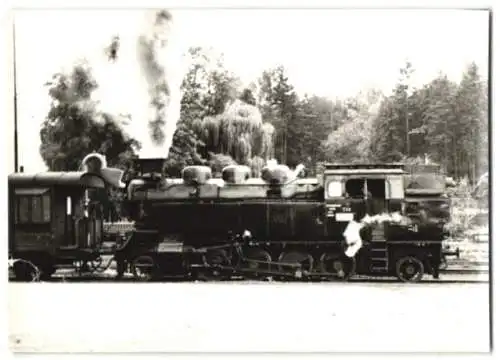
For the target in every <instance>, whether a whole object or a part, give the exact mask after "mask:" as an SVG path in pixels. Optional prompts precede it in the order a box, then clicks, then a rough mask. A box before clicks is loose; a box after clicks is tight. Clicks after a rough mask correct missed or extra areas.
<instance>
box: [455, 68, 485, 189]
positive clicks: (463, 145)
mask: <svg viewBox="0 0 500 360" xmlns="http://www.w3.org/2000/svg"><path fill="white" fill-rule="evenodd" d="M487 111H488V104H487V86H486V83H485V82H484V81H482V79H481V77H480V75H479V69H478V66H477V64H475V63H472V64H470V65H468V66H467V70H466V71H465V73H464V74H463V77H462V80H461V82H460V84H459V87H458V91H457V98H456V112H457V116H458V122H459V124H458V131H457V134H456V136H457V138H458V143H459V147H458V159H457V160H456V164H455V168H456V170H455V171H456V172H457V173H458V174H460V175H461V176H464V175H468V176H469V178H470V179H472V181H473V182H474V181H475V179H476V178H477V177H479V176H480V175H481V174H482V173H484V172H486V171H487V170H488V148H489V144H488V116H487Z"/></svg>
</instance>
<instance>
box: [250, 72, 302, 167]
mask: <svg viewBox="0 0 500 360" xmlns="http://www.w3.org/2000/svg"><path fill="white" fill-rule="evenodd" d="M259 86H260V94H259V108H260V109H261V112H262V114H263V118H264V120H265V121H268V122H270V123H271V124H272V125H273V126H274V128H275V129H276V135H275V136H276V137H275V139H276V142H275V156H276V158H277V159H278V160H279V161H280V162H281V163H283V164H288V163H289V161H288V160H289V155H291V154H290V153H292V156H293V152H294V150H293V142H292V143H291V142H290V141H289V140H290V137H293V134H294V132H293V130H292V131H289V130H290V128H289V126H290V125H292V123H294V122H296V121H295V120H297V116H298V96H297V94H296V93H295V90H294V88H293V86H292V85H291V84H290V82H289V79H288V77H287V75H286V71H285V68H284V67H283V66H281V65H280V66H278V67H276V68H273V69H271V70H267V71H264V72H263V73H262V76H261V77H260V78H259ZM292 126H293V125H292ZM295 134H297V131H295ZM290 146H292V147H290Z"/></svg>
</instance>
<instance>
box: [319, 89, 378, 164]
mask: <svg viewBox="0 0 500 360" xmlns="http://www.w3.org/2000/svg"><path fill="white" fill-rule="evenodd" d="M381 100H382V94H381V93H380V92H379V91H375V90H369V91H367V92H360V93H359V94H358V95H357V96H356V97H354V98H349V99H347V100H346V102H344V104H343V105H342V106H343V107H342V113H344V116H345V120H344V121H342V122H341V125H340V126H339V127H338V128H336V129H335V131H333V132H332V133H331V134H330V135H329V136H328V139H327V140H326V141H325V142H323V148H324V151H325V156H326V159H327V160H328V161H332V162H346V163H349V162H369V161H372V160H373V155H372V149H371V147H370V140H371V138H372V133H373V129H374V121H375V118H376V117H377V112H378V110H379V107H380V102H381Z"/></svg>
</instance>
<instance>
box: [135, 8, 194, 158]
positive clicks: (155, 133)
mask: <svg viewBox="0 0 500 360" xmlns="http://www.w3.org/2000/svg"><path fill="white" fill-rule="evenodd" d="M146 26H147V27H146V29H145V31H144V32H143V33H142V34H140V35H139V36H138V38H137V60H138V63H139V65H140V70H141V74H142V76H143V78H144V80H145V82H146V86H147V91H148V95H149V96H148V98H149V103H148V104H147V107H148V110H149V111H148V114H149V117H148V119H147V121H148V126H147V129H148V134H147V135H148V137H149V139H142V140H143V141H142V148H141V153H140V154H139V155H140V156H141V157H161V158H166V157H167V156H168V152H169V150H170V146H171V144H172V138H173V136H174V132H175V129H176V127H177V122H178V120H179V117H180V107H181V97H182V94H181V82H182V78H183V75H184V71H183V69H182V64H181V60H182V56H181V53H180V52H179V51H178V48H176V47H175V41H174V39H175V36H174V32H173V17H172V14H171V13H170V12H169V11H167V10H160V11H154V12H152V13H148V14H147V22H146Z"/></svg>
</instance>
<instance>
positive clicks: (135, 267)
mask: <svg viewBox="0 0 500 360" xmlns="http://www.w3.org/2000/svg"><path fill="white" fill-rule="evenodd" d="M131 270H132V274H133V275H134V278H136V279H137V280H141V281H151V280H153V279H155V278H156V277H157V276H158V264H157V263H156V261H155V259H154V258H153V257H151V256H148V255H141V256H138V257H136V258H135V259H134V260H133V261H132V264H131Z"/></svg>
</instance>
